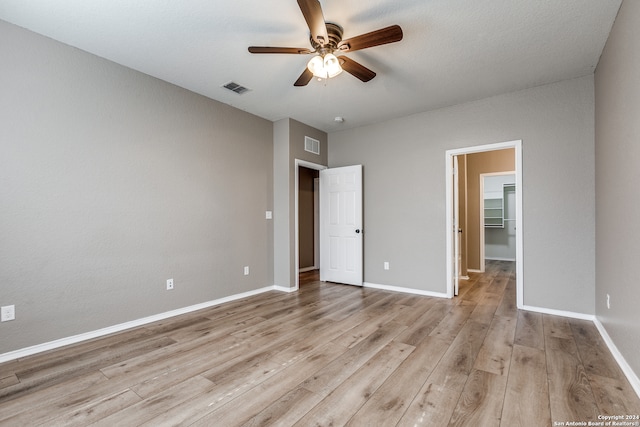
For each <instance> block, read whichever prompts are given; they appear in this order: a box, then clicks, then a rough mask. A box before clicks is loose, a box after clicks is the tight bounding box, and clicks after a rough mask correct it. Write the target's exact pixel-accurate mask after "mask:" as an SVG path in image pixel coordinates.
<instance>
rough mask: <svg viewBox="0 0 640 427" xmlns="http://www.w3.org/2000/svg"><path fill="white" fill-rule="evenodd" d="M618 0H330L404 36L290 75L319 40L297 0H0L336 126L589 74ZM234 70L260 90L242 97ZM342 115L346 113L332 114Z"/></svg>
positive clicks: (73, 40)
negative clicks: (317, 75) (346, 66)
mask: <svg viewBox="0 0 640 427" xmlns="http://www.w3.org/2000/svg"><path fill="white" fill-rule="evenodd" d="M621 1H622V0H402V1H400V0H367V1H364V0H322V1H321V4H322V9H323V12H324V17H325V20H326V21H328V22H335V23H338V24H340V25H341V26H342V27H343V28H344V38H345V39H346V38H351V37H354V36H357V35H360V34H363V33H367V32H370V31H373V30H377V29H379V28H382V27H386V26H389V25H393V24H399V25H400V26H401V27H402V29H403V31H404V39H403V40H402V41H400V42H398V43H393V44H388V45H384V46H377V47H373V48H369V49H366V50H361V51H357V52H352V53H350V54H348V56H350V57H351V58H352V59H354V60H356V61H358V62H360V63H361V64H363V65H365V66H366V67H369V68H371V69H372V70H373V71H375V72H376V73H377V76H376V77H375V78H374V79H373V80H371V81H370V82H368V83H362V82H361V81H360V80H358V79H356V78H355V77H353V76H351V75H350V74H347V73H342V74H341V75H339V76H338V77H336V78H333V79H331V80H329V81H326V82H318V81H316V80H315V79H314V80H312V81H311V82H310V83H309V85H308V86H306V87H301V88H298V87H294V86H293V83H294V82H295V81H296V79H297V78H298V76H299V75H300V74H301V73H302V71H303V69H304V67H305V66H306V63H307V61H308V60H309V59H310V56H308V55H252V54H250V53H248V51H247V47H248V46H251V45H254V46H278V47H304V48H310V44H309V30H308V28H307V26H306V24H305V21H304V18H303V16H302V13H301V12H300V9H299V7H298V5H297V3H296V1H294V0H268V1H265V0H189V1H175V0H135V1H132V0H57V1H53V0H0V19H2V20H5V21H8V22H11V23H13V24H16V25H19V26H21V27H25V28H27V29H30V30H32V31H34V32H37V33H40V34H43V35H45V36H48V37H51V38H53V39H55V40H58V41H61V42H63V43H66V44H69V45H71V46H75V47H77V48H79V49H82V50H85V51H87V52H91V53H93V54H95V55H98V56H101V57H104V58H107V59H109V60H111V61H114V62H116V63H118V64H122V65H124V66H127V67H130V68H133V69H135V70H139V71H141V72H143V73H146V74H149V75H151V76H154V77H157V78H159V79H162V80H165V81H167V82H170V83H173V84H176V85H178V86H181V87H184V88H186V89H189V90H191V91H193V92H197V93H199V94H202V95H204V96H207V97H209V98H212V99H215V100H218V101H220V102H223V103H226V104H229V105H232V106H234V107H237V108H239V109H242V110H245V111H248V112H250V113H253V114H256V115H258V116H261V117H264V118H266V119H269V120H273V121H275V120H279V119H281V118H285V117H291V118H294V119H296V120H299V121H301V122H303V123H306V124H308V125H311V126H314V127H316V128H319V129H322V130H324V131H327V132H331V131H335V130H340V129H346V128H352V127H356V126H361V125H365V124H369V123H373V122H376V121H381V120H386V119H390V118H395V117H401V116H406V115H408V114H411V113H416V112H421V111H427V110H432V109H436V108H440V107H445V106H450V105H455V104H459V103H463V102H468V101H472V100H476V99H481V98H485V97H488V96H492V95H496V94H500V93H506V92H510V91H514V90H519V89H524V88H528V87H533V86H538V85H542V84H546V83H551V82H555V81H559V80H563V79H570V78H574V77H580V76H584V75H588V74H591V73H593V71H594V69H595V67H596V65H597V63H598V59H599V57H600V54H601V52H602V49H603V47H604V44H605V42H606V39H607V37H608V34H609V31H610V29H611V26H612V25H613V21H614V19H615V17H616V14H617V11H618V9H619V7H620V3H621ZM229 81H234V82H237V83H239V84H241V85H244V86H246V87H248V88H250V89H251V92H248V93H245V94H244V95H237V94H235V93H233V92H230V91H228V90H226V89H223V88H221V86H222V85H223V84H225V83H227V82H229ZM336 116H341V117H344V123H341V124H340V123H337V122H335V121H334V118H335V117H336Z"/></svg>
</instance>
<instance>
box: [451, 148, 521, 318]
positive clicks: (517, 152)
mask: <svg viewBox="0 0 640 427" xmlns="http://www.w3.org/2000/svg"><path fill="white" fill-rule="evenodd" d="M507 148H514V149H515V164H516V167H515V175H516V223H517V224H518V226H517V227H516V303H517V307H518V308H523V307H524V277H523V271H524V268H523V267H524V266H523V264H524V259H523V238H522V236H523V230H524V222H523V220H522V217H523V212H522V140H520V139H519V140H514V141H506V142H499V143H496V144H486V145H477V146H473V147H465V148H456V149H451V150H447V151H446V153H445V173H446V175H445V183H446V191H445V198H446V200H445V210H446V229H445V230H446V270H445V271H446V277H447V297H448V298H453V296H454V295H453V294H454V274H455V273H454V271H453V267H454V259H453V258H454V256H456V254H454V238H455V236H454V230H453V204H454V202H453V198H454V197H453V196H454V194H453V193H454V191H453V179H451V177H452V176H453V158H454V156H459V155H463V154H472V153H481V152H485V151H495V150H504V149H507ZM455 234H457V230H455Z"/></svg>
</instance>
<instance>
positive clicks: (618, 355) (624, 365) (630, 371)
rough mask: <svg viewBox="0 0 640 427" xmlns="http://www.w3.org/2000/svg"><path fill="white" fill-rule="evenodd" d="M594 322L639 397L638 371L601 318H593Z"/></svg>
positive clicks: (639, 380) (639, 382)
mask: <svg viewBox="0 0 640 427" xmlns="http://www.w3.org/2000/svg"><path fill="white" fill-rule="evenodd" d="M593 323H594V324H595V325H596V328H598V331H599V332H600V336H602V339H603V340H604V342H605V343H606V344H607V347H609V351H610V352H611V354H612V355H613V357H614V359H616V362H618V366H620V369H622V372H624V375H625V376H626V377H627V379H628V380H629V383H630V384H631V387H633V390H634V391H635V392H636V394H637V395H638V397H640V379H639V378H638V376H637V375H636V373H635V372H633V369H631V366H629V364H628V363H627V361H626V359H625V358H624V356H623V355H622V353H620V350H618V347H616V345H615V344H614V343H613V340H612V339H611V337H610V336H609V334H608V333H607V330H606V329H605V327H604V325H603V324H602V323H601V322H600V320H599V319H598V318H597V317H596V318H595V319H594V320H593Z"/></svg>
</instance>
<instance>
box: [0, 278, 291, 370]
mask: <svg viewBox="0 0 640 427" xmlns="http://www.w3.org/2000/svg"><path fill="white" fill-rule="evenodd" d="M285 289H289V288H280V287H277V286H267V287H265V288H260V289H256V290H253V291H248V292H243V293H240V294H236V295H230V296H228V297H224V298H220V299H216V300H213V301H208V302H204V303H201V304H195V305H191V306H189V307H183V308H179V309H177V310H171V311H167V312H164V313H160V314H154V315H153V316H148V317H144V318H142V319H137V320H132V321H130V322H125V323H120V324H118V325H113V326H108V327H106V328H102V329H98V330H95V331H90V332H85V333H82V334H78V335H73V336H70V337H66V338H61V339H58V340H55V341H49V342H46V343H42V344H36V345H34V346H31V347H26V348H22V349H19V350H14V351H10V352H8V353H2V354H0V363H3V362H8V361H10V360H15V359H19V358H21V357H26V356H31V355H33V354H37V353H41V352H43V351H48V350H53V349H56V348H60V347H64V346H66V345H71V344H77V343H79V342H82V341H87V340H90V339H94V338H99V337H102V336H105V335H109V334H113V333H116V332H122V331H124V330H127V329H131V328H136V327H138V326H143V325H146V324H148V323H152V322H157V321H158V320H164V319H168V318H169V317H174V316H179V315H181V314H186V313H191V312H193V311H197V310H202V309H204V308H209V307H213V306H214V305H220V304H224V303H225V302H231V301H235V300H239V299H242V298H247V297H250V296H253V295H258V294H261V293H264V292H268V291H273V290H278V291H280V290H285ZM287 292H290V291H287Z"/></svg>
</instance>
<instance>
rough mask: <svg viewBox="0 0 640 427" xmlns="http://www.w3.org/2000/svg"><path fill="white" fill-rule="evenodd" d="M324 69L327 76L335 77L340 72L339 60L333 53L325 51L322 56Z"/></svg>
mask: <svg viewBox="0 0 640 427" xmlns="http://www.w3.org/2000/svg"><path fill="white" fill-rule="evenodd" d="M324 69H325V71H326V72H327V76H328V77H329V78H332V77H335V76H337V75H338V74H340V73H341V72H342V67H341V66H340V62H339V61H338V58H336V56H335V55H334V54H333V53H327V54H326V55H325V56H324Z"/></svg>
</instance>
